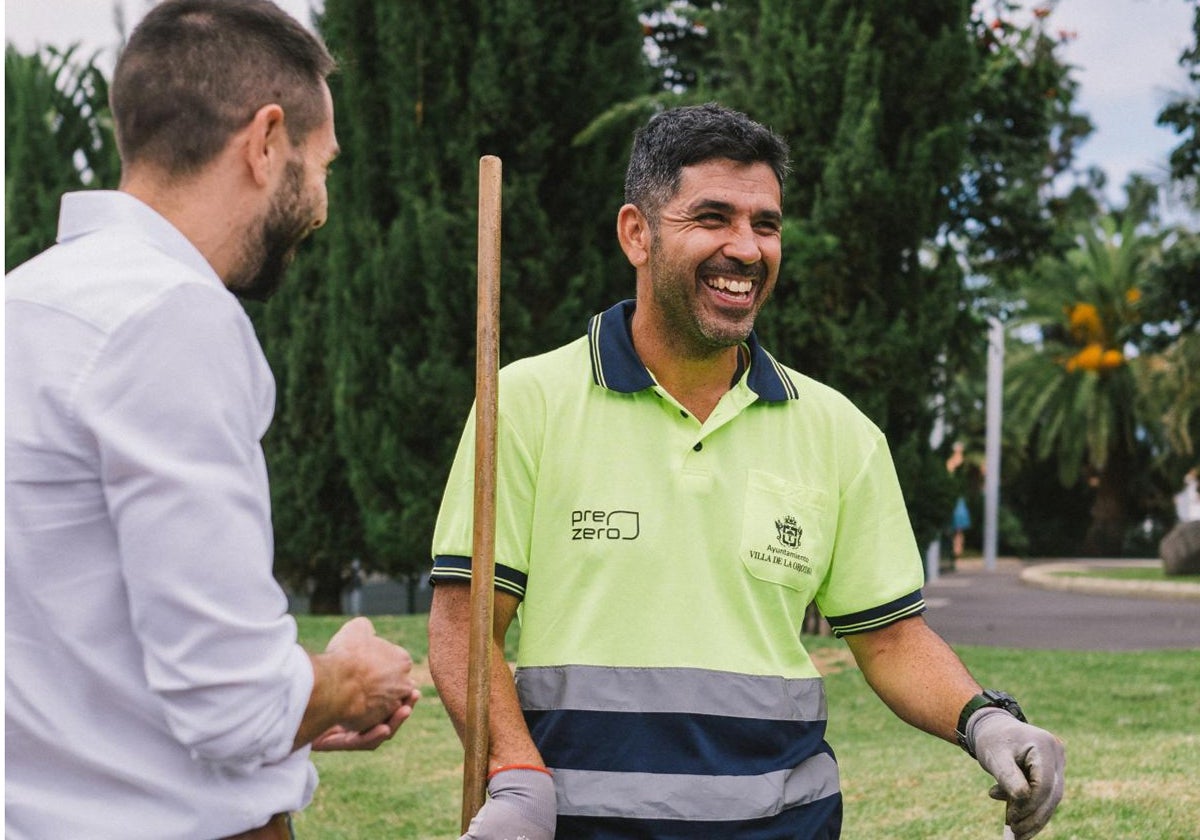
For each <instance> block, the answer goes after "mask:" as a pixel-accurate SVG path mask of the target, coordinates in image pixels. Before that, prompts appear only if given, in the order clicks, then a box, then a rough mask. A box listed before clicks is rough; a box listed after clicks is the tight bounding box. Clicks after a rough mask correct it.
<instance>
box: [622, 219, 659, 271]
mask: <svg viewBox="0 0 1200 840" xmlns="http://www.w3.org/2000/svg"><path fill="white" fill-rule="evenodd" d="M650 239H651V233H650V223H649V222H648V221H647V220H646V217H645V216H643V215H642V211H641V210H639V209H637V207H635V206H633V205H632V204H625V205H623V206H622V207H621V209H620V210H618V211H617V241H618V242H620V243H621V250H622V251H624V252H625V258H626V259H627V260H629V262H630V264H631V265H633V267H634V268H641V267H642V266H643V265H645V264H646V261H647V260H649V259H650Z"/></svg>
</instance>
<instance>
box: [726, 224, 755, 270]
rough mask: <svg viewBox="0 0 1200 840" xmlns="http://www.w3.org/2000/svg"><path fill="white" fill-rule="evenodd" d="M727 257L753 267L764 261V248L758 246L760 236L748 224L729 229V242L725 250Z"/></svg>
mask: <svg viewBox="0 0 1200 840" xmlns="http://www.w3.org/2000/svg"><path fill="white" fill-rule="evenodd" d="M723 251H724V253H725V256H727V257H729V258H730V259H731V260H737V261H738V262H740V263H742V264H743V265H753V264H754V263H756V262H758V261H759V260H761V259H762V248H760V247H759V244H758V236H757V234H755V232H754V228H753V226H752V225H750V224H749V223H748V222H745V223H741V224H736V225H733V226H731V227H730V228H729V241H728V242H727V243H725V247H724V249H723Z"/></svg>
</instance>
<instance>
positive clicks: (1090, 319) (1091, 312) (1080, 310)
mask: <svg viewBox="0 0 1200 840" xmlns="http://www.w3.org/2000/svg"><path fill="white" fill-rule="evenodd" d="M1063 309H1064V310H1065V312H1066V315H1067V323H1068V324H1069V325H1070V328H1071V337H1072V338H1074V339H1075V340H1076V341H1078V342H1081V343H1083V342H1090V341H1100V340H1101V339H1102V338H1103V337H1104V325H1103V324H1102V323H1101V322H1100V313H1099V312H1097V311H1096V307H1095V306H1094V305H1092V304H1090V303H1082V302H1081V303H1076V304H1074V305H1067V306H1065V307H1063Z"/></svg>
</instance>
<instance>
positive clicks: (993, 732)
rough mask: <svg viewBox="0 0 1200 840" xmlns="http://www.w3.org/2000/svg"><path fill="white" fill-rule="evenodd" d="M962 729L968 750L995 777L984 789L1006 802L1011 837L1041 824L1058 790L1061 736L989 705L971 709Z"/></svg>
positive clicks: (1024, 836) (1020, 837)
mask: <svg viewBox="0 0 1200 840" xmlns="http://www.w3.org/2000/svg"><path fill="white" fill-rule="evenodd" d="M963 734H964V735H966V740H967V751H968V752H970V753H971V755H973V756H975V757H976V758H977V759H978V760H979V763H980V765H981V766H982V767H983V769H984V770H986V771H988V772H989V773H991V774H992V776H993V777H995V779H996V784H995V785H994V786H993V787H992V789H991V790H990V791H988V795H989V796H991V797H992V798H993V799H998V800H1000V801H1002V802H1007V803H1008V808H1007V809H1006V810H1005V822H1007V823H1008V825H1009V827H1010V828H1011V829H1012V832H1013V836H1014V837H1015V838H1016V840H1028V838H1030V837H1033V835H1035V834H1037V833H1038V832H1039V831H1041V830H1042V829H1043V828H1045V827H1046V823H1048V822H1050V817H1051V815H1052V814H1053V813H1054V809H1055V808H1056V807H1058V802H1059V800H1060V799H1062V795H1063V768H1064V767H1065V766H1066V763H1067V756H1066V751H1065V750H1064V749H1063V745H1062V742H1061V741H1059V740H1058V738H1056V737H1055V736H1054V735H1052V734H1051V733H1049V732H1047V731H1046V730H1044V729H1038V728H1037V727H1036V726H1031V725H1030V724H1028V723H1022V722H1021V721H1019V720H1017V719H1016V718H1015V717H1013V716H1012V715H1010V714H1009V713H1008V712H1006V711H1004V710H1003V709H997V708H992V707H988V708H983V709H980V710H979V711H977V712H976V713H975V714H973V715H971V717H970V719H969V720H968V721H967V725H966V727H965V729H964V730H963Z"/></svg>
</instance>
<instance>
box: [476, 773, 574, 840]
mask: <svg viewBox="0 0 1200 840" xmlns="http://www.w3.org/2000/svg"><path fill="white" fill-rule="evenodd" d="M487 787H488V800H487V802H485V803H484V804H483V807H482V808H480V809H479V813H477V814H476V815H475V818H474V819H473V820H471V824H470V825H469V826H467V833H466V834H464V835H463V836H462V837H460V838H458V840H553V838H554V824H555V822H556V821H557V819H558V816H557V815H558V801H557V799H556V797H555V794H554V779H553V778H551V776H550V774H549V773H543V772H542V771H540V770H528V769H525V768H523V767H521V768H516V767H514V768H513V769H511V770H501V771H500V772H498V773H496V774H495V775H494V776H492V777H491V778H490V779H488V786H487Z"/></svg>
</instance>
